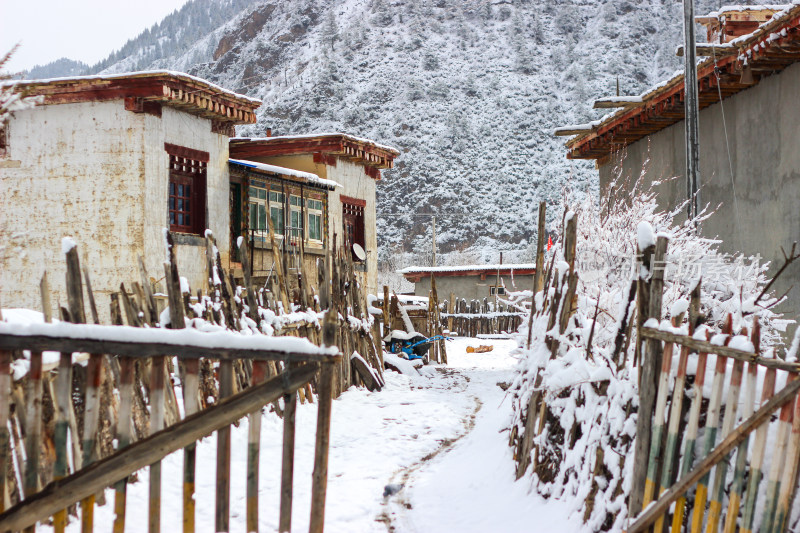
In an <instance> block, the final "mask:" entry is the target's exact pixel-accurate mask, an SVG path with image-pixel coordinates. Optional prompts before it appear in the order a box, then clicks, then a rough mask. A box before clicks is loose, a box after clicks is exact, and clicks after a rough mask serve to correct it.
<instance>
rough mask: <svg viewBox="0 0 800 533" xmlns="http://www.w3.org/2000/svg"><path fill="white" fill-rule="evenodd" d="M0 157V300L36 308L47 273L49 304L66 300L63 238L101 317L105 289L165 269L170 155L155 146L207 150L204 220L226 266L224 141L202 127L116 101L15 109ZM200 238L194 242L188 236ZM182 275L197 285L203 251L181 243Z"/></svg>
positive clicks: (168, 112)
mask: <svg viewBox="0 0 800 533" xmlns="http://www.w3.org/2000/svg"><path fill="white" fill-rule="evenodd" d="M8 141H9V142H8V152H7V154H6V156H5V157H3V158H2V159H0V306H4V307H28V308H31V309H41V303H40V297H39V290H38V285H39V280H40V278H41V276H42V274H43V272H44V271H45V270H47V272H48V277H49V279H50V286H51V290H52V293H53V294H52V301H53V305H54V306H55V305H56V304H57V303H58V302H60V303H61V304H62V305H63V304H64V303H65V302H66V294H65V282H64V275H65V263H64V257H63V254H62V253H61V238H62V237H64V236H72V237H74V238H75V240H76V242H77V243H78V245H79V250H80V254H81V259H82V261H83V262H84V263H86V264H88V266H89V269H90V273H91V275H92V284H93V289H94V292H95V297H96V299H97V306H98V310H99V312H100V314H101V316H102V317H103V318H104V319H106V320H107V318H108V316H109V311H108V310H109V302H110V298H109V294H110V293H111V292H113V291H117V290H119V284H120V282H125V284H126V285H129V284H130V283H131V282H132V281H138V280H139V279H140V276H139V272H138V268H137V257H138V256H139V255H142V256H143V257H144V258H145V265H146V268H147V270H148V273H149V275H150V276H151V277H152V278H154V279H160V278H162V277H163V275H164V267H163V261H164V259H165V257H166V252H165V248H164V239H163V236H162V229H163V228H165V227H168V215H167V183H168V175H169V174H168V172H169V168H168V167H169V158H168V155H167V153H166V152H165V151H164V142H169V143H172V144H177V145H181V146H185V147H188V148H194V149H197V150H203V151H207V152H209V153H210V154H211V161H210V162H209V164H208V178H207V183H208V186H207V187H208V206H207V209H208V213H207V223H208V225H209V226H210V227H211V228H212V229H213V230H214V232H215V235H216V236H217V241H218V246H219V249H220V252H221V253H222V254H223V263H224V264H227V260H228V257H227V252H228V249H229V245H228V240H229V237H228V234H229V230H228V227H229V217H228V187H229V185H228V171H227V159H228V138H227V137H226V136H223V135H218V134H214V133H211V124H210V121H209V120H207V119H201V118H197V117H194V116H192V115H189V114H187V113H183V112H180V111H176V110H174V109H171V108H167V107H165V108H164V109H163V112H162V117H161V118H159V117H155V116H152V115H146V114H136V113H133V112H130V111H126V110H125V108H124V105H123V102H122V100H115V101H109V102H88V103H76V104H62V105H48V106H39V107H35V108H33V109H29V110H25V111H21V112H17V113H15V115H14V116H13V117H12V118H11V119H10V121H9V124H8ZM196 240H197V241H198V244H199V241H200V239H196ZM178 259H179V268H180V271H181V274H182V275H183V276H185V277H187V278H188V279H189V281H190V283H191V284H192V287H202V286H203V283H204V280H205V274H204V268H205V267H204V265H205V260H204V256H203V249H202V248H201V247H199V246H185V245H184V246H180V247H179V250H178Z"/></svg>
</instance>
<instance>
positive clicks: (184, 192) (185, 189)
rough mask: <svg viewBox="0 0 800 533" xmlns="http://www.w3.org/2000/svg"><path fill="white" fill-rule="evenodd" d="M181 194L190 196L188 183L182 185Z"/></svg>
mask: <svg viewBox="0 0 800 533" xmlns="http://www.w3.org/2000/svg"><path fill="white" fill-rule="evenodd" d="M183 196H185V197H186V198H188V197H189V196H191V193H190V192H189V186H188V185H184V186H183Z"/></svg>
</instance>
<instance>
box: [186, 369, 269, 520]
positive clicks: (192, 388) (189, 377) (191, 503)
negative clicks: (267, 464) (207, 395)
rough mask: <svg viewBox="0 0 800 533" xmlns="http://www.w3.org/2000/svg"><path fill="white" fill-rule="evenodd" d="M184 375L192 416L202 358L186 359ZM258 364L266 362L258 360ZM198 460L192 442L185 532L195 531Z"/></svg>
mask: <svg viewBox="0 0 800 533" xmlns="http://www.w3.org/2000/svg"><path fill="white" fill-rule="evenodd" d="M183 364H184V376H183V387H182V391H183V412H184V416H187V417H188V416H191V415H193V414H195V413H197V412H198V411H199V410H200V404H199V401H198V395H199V392H200V360H198V359H187V360H185V361H184V363H183ZM256 364H265V363H263V362H256V363H254V365H256ZM196 462H197V445H196V444H195V443H192V444H190V445H189V446H187V447H186V448H184V450H183V532H184V533H194V530H195V499H194V491H195V471H196Z"/></svg>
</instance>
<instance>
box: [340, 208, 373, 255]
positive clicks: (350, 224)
mask: <svg viewBox="0 0 800 533" xmlns="http://www.w3.org/2000/svg"><path fill="white" fill-rule="evenodd" d="M341 200H342V220H343V221H344V242H345V246H347V248H349V249H351V250H352V248H353V245H354V244H358V245H360V246H361V247H362V248H364V247H365V246H364V244H365V241H364V207H365V206H366V204H367V202H366V201H364V200H360V199H358V198H350V197H347V196H342V197H341Z"/></svg>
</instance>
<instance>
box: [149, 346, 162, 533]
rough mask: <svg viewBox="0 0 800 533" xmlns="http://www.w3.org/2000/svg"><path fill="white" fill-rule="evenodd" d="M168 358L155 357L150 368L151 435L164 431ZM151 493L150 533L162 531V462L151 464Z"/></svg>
mask: <svg viewBox="0 0 800 533" xmlns="http://www.w3.org/2000/svg"><path fill="white" fill-rule="evenodd" d="M165 365H166V358H165V357H164V356H163V355H160V356H157V357H153V361H152V367H151V368H150V434H151V435H153V434H155V433H158V432H159V431H161V430H162V429H164V382H165V378H166V368H165ZM149 481H150V491H149V494H150V495H149V504H150V505H149V507H148V513H147V529H148V531H149V532H150V533H159V532H160V531H161V461H160V460H158V461H154V462H152V463H151V464H150V479H149Z"/></svg>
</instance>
